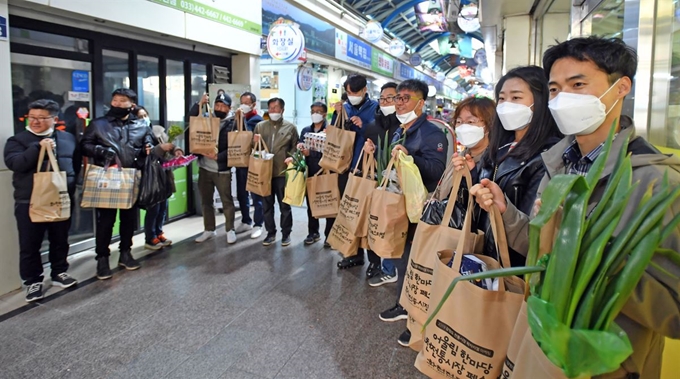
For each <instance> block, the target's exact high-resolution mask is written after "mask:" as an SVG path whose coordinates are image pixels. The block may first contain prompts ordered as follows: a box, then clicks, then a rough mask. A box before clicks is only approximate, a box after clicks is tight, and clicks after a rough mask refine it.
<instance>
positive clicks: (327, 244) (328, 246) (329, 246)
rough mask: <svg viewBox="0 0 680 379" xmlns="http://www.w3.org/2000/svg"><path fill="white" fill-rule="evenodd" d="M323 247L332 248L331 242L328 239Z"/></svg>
mask: <svg viewBox="0 0 680 379" xmlns="http://www.w3.org/2000/svg"><path fill="white" fill-rule="evenodd" d="M323 248H324V249H330V248H331V244H330V243H328V241H324V243H323Z"/></svg>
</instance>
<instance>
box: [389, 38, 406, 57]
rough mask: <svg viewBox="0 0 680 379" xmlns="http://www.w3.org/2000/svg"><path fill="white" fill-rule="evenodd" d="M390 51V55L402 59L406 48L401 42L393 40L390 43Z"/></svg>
mask: <svg viewBox="0 0 680 379" xmlns="http://www.w3.org/2000/svg"><path fill="white" fill-rule="evenodd" d="M388 51H389V52H390V54H392V55H394V56H395V57H400V56H401V55H402V54H404V52H405V51H406V46H405V45H404V43H403V42H401V41H400V40H398V39H393V40H392V42H390V46H389V47H388Z"/></svg>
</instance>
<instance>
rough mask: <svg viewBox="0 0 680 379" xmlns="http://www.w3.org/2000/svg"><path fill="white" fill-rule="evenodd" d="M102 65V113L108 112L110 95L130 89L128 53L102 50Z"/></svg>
mask: <svg viewBox="0 0 680 379" xmlns="http://www.w3.org/2000/svg"><path fill="white" fill-rule="evenodd" d="M102 56H103V63H104V70H103V71H104V113H106V112H108V111H109V107H110V101H109V100H111V97H110V96H111V93H113V91H114V90H116V89H118V88H130V76H129V72H130V68H129V64H128V60H129V57H128V53H124V52H122V51H113V50H102Z"/></svg>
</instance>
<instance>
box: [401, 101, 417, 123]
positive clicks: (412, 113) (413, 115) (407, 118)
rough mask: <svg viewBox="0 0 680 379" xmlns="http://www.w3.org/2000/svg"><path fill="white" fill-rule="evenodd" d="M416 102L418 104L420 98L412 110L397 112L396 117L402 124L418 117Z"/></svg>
mask: <svg viewBox="0 0 680 379" xmlns="http://www.w3.org/2000/svg"><path fill="white" fill-rule="evenodd" d="M418 104H420V100H418V102H417V103H416V107H415V108H413V110H412V111H410V112H407V113H404V114H398V115H397V119H399V122H400V123H401V124H402V125H404V124H408V123H409V122H411V121H413V120H415V119H417V118H418V115H417V114H416V109H417V108H418Z"/></svg>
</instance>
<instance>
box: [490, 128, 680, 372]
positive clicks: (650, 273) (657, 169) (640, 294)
mask: <svg viewBox="0 0 680 379" xmlns="http://www.w3.org/2000/svg"><path fill="white" fill-rule="evenodd" d="M626 136H629V137H630V141H631V145H630V146H634V147H632V148H630V147H629V150H632V152H633V155H632V163H633V183H635V182H636V181H639V182H640V183H641V185H639V186H638V187H637V189H636V191H635V192H634V193H633V195H632V196H631V198H630V201H629V205H628V207H627V208H626V211H625V212H624V214H623V217H622V219H621V223H620V224H619V225H620V226H619V227H618V228H617V230H616V231H615V233H614V235H616V234H618V233H619V232H620V231H621V229H623V225H625V224H626V220H629V219H630V218H631V217H632V215H633V213H634V212H635V209H636V208H637V204H639V202H640V199H641V198H642V195H643V193H644V191H645V190H646V188H647V184H648V183H650V182H652V181H654V180H657V182H660V181H661V178H662V177H663V175H664V173H665V172H668V174H669V179H670V184H671V188H675V187H677V186H678V185H680V158H678V157H675V156H672V155H663V154H661V153H658V152H654V151H656V149H654V148H653V147H652V146H651V145H649V144H648V143H647V142H646V141H644V140H643V139H642V138H639V137H636V136H635V127H634V126H632V125H630V126H628V127H627V128H624V129H622V130H621V131H620V133H619V135H618V136H617V138H616V139H615V140H614V143H613V145H612V151H611V153H610V155H609V159H608V161H607V163H606V166H605V169H604V172H603V173H602V177H601V178H600V181H599V183H598V185H597V187H596V189H595V191H594V193H593V196H592V198H591V202H590V205H589V208H590V209H592V208H593V207H594V206H595V204H597V201H598V199H600V198H601V196H602V193H603V191H604V188H605V186H606V184H607V177H608V176H609V175H610V174H611V173H612V171H613V169H614V164H615V162H616V159H617V155H618V153H617V152H618V151H621V149H623V148H624V146H623V141H624V139H625V137H626ZM636 138H639V139H638V140H637V141H635V143H633V141H634V140H635V139H636ZM573 140H574V137H566V138H564V139H563V140H562V141H560V142H559V143H558V144H557V145H555V146H554V147H553V148H552V149H550V150H548V151H547V152H545V153H543V155H542V156H543V161H544V163H545V166H546V169H547V172H546V176H545V177H544V178H543V181H542V182H541V185H540V187H539V189H538V193H537V197H538V198H540V196H541V193H542V192H543V190H544V189H545V187H546V186H547V184H548V181H549V180H550V178H551V177H553V176H555V175H557V174H564V173H566V172H567V170H566V167H565V165H564V161H563V160H562V154H563V153H564V151H565V150H566V148H567V147H568V146H569V145H570V144H571V142H572V141H573ZM657 190H658V186H657V187H656V188H655V191H657ZM678 212H680V201H676V202H675V203H674V204H673V206H672V208H671V210H670V211H669V212H668V213H667V214H666V216H665V222H668V221H670V220H671V218H672V217H673V216H674V215H676V214H678ZM503 221H504V222H505V227H506V233H507V237H508V244H509V245H510V246H511V247H512V248H513V249H515V250H516V251H524V252H526V251H528V247H529V241H528V230H529V217H528V216H527V215H525V214H523V213H521V212H519V211H518V210H517V208H515V207H514V206H513V205H512V203H510V202H508V209H507V211H506V212H505V213H504V214H503ZM662 246H663V247H666V248H669V249H673V250H675V251H680V228H678V229H676V230H675V232H674V233H673V234H672V235H671V236H670V237H669V238H668V239H667V240H666V241H664V242H663V243H662ZM654 262H655V263H656V264H658V265H659V266H661V267H663V268H665V269H666V270H667V271H668V272H670V273H672V274H673V276H674V277H670V276H667V275H665V274H663V273H661V272H658V271H657V270H655V269H654V268H653V267H651V266H650V267H648V268H647V270H646V272H645V274H644V275H643V277H642V279H641V280H640V283H639V284H638V286H637V288H636V289H635V291H634V292H633V295H632V296H631V298H630V299H629V300H628V303H627V304H626V305H625V307H624V308H623V310H622V312H621V314H620V315H619V316H618V317H617V319H616V323H617V324H618V325H619V326H620V327H622V328H623V330H625V331H626V333H627V334H628V337H629V338H630V341H631V343H632V345H633V354H632V355H631V357H630V358H628V359H627V360H626V361H625V362H624V363H623V364H622V366H621V368H620V369H619V370H618V371H616V372H614V373H611V374H607V375H603V376H600V377H598V378H607V379H610V378H622V379H623V378H626V377H627V374H628V373H639V374H640V376H639V377H640V378H641V379H658V378H659V377H660V375H661V358H662V352H663V347H664V340H665V339H664V336H666V337H670V338H676V339H677V338H680V297H679V296H680V280H679V279H678V278H680V267H679V266H678V265H676V264H674V263H673V262H671V261H670V260H668V259H666V258H664V257H660V256H658V255H657V256H655V257H654ZM565 290H566V289H565Z"/></svg>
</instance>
